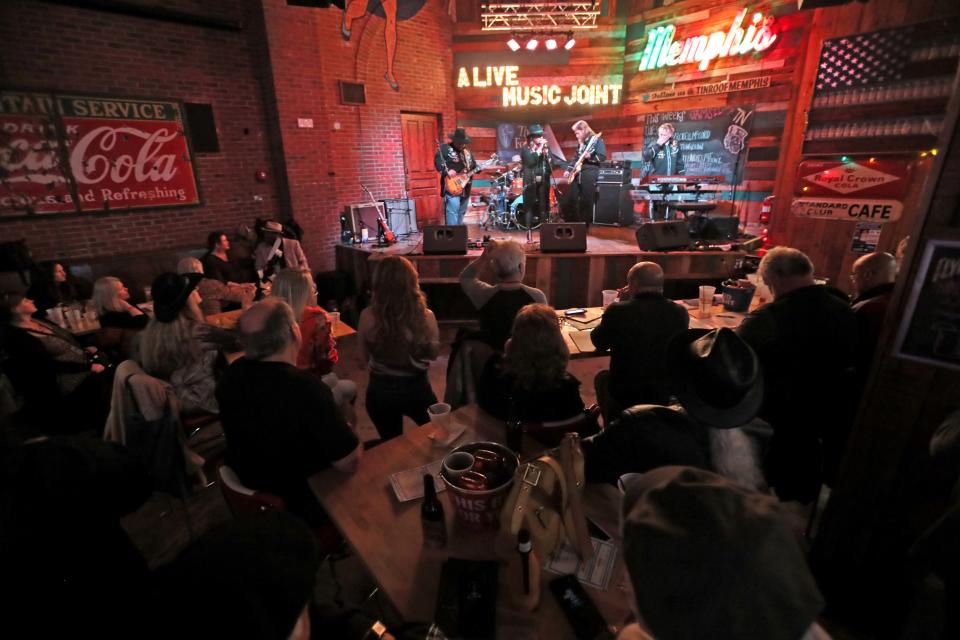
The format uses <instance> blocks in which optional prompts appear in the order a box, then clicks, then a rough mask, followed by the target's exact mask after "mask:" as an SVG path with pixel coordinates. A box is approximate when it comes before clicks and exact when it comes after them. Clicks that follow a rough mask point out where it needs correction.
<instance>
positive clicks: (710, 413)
mask: <svg viewBox="0 0 960 640" xmlns="http://www.w3.org/2000/svg"><path fill="white" fill-rule="evenodd" d="M666 358H667V363H668V364H669V367H668V369H667V372H666V375H668V376H669V378H670V380H671V381H672V385H673V387H674V389H675V390H676V397H677V399H678V400H679V404H678V405H670V406H660V405H638V406H634V407H631V408H629V409H627V410H625V411H624V412H623V413H621V414H620V417H619V418H618V419H617V420H615V421H614V422H613V423H612V424H611V425H610V426H608V427H607V428H606V429H604V430H603V431H601V432H600V433H598V434H597V435H595V436H593V437H590V438H586V439H584V440H583V455H584V462H585V465H586V466H585V471H586V478H587V481H588V482H609V483H615V482H616V481H617V480H618V479H619V478H620V476H622V475H624V474H627V473H643V472H646V471H649V470H651V469H655V468H656V467H661V466H665V465H685V466H691V467H697V468H700V469H708V470H711V471H715V472H717V473H720V474H722V475H724V476H727V477H729V478H730V479H731V480H733V481H734V482H736V483H737V484H739V485H740V486H742V487H746V488H750V489H760V488H763V487H765V486H766V482H765V480H764V479H763V474H762V473H761V471H760V465H759V461H758V459H757V456H756V454H755V452H754V445H753V443H752V442H751V441H750V439H749V438H748V437H747V435H746V434H745V433H744V431H743V430H741V429H740V428H738V427H741V426H743V425H747V424H748V423H750V421H751V420H753V418H754V416H756V414H757V410H758V409H759V408H760V404H761V402H762V401H763V393H764V381H763V375H762V374H761V370H760V363H759V361H758V360H757V356H756V354H754V352H753V350H752V349H751V348H750V347H749V345H747V344H746V343H745V342H744V341H743V340H741V339H740V338H739V337H737V335H736V334H735V333H734V332H733V331H731V330H730V329H714V330H713V331H707V330H706V329H688V330H686V331H683V332H681V333H679V334H677V335H676V336H674V337H673V339H672V340H671V341H670V343H669V347H668V349H667V352H666Z"/></svg>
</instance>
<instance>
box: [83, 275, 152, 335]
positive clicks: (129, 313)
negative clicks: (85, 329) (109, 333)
mask: <svg viewBox="0 0 960 640" xmlns="http://www.w3.org/2000/svg"><path fill="white" fill-rule="evenodd" d="M93 306H94V308H95V309H96V311H97V316H98V318H99V320H100V326H101V327H116V328H118V329H143V328H144V327H146V326H147V322H149V320H150V318H149V317H148V316H147V315H146V314H145V313H144V312H143V311H141V310H140V309H139V308H138V307H137V306H136V305H133V304H130V291H129V290H128V289H127V287H126V285H124V284H123V282H121V281H120V279H119V278H113V277H111V276H107V277H106V278H100V279H99V280H97V281H96V282H95V283H94V284H93Z"/></svg>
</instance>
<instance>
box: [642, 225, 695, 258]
mask: <svg viewBox="0 0 960 640" xmlns="http://www.w3.org/2000/svg"><path fill="white" fill-rule="evenodd" d="M637 246H638V247H640V250H641V251H664V250H666V249H686V248H687V247H688V246H690V233H689V232H688V231H687V223H686V221H684V220H662V221H659V222H644V223H643V224H641V225H640V226H639V227H637Z"/></svg>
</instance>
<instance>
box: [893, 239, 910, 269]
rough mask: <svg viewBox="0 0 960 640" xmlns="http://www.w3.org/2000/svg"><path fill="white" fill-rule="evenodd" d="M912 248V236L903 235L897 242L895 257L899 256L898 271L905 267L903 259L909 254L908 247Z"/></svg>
mask: <svg viewBox="0 0 960 640" xmlns="http://www.w3.org/2000/svg"><path fill="white" fill-rule="evenodd" d="M909 248H910V236H903V237H902V238H900V242H898V243H897V250H896V254H895V257H896V258H897V271H900V270H901V269H903V259H904V258H905V257H906V255H907V249H909Z"/></svg>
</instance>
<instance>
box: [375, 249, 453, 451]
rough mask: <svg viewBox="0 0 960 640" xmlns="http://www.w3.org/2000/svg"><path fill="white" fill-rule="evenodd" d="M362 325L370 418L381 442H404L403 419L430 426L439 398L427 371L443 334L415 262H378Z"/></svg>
mask: <svg viewBox="0 0 960 640" xmlns="http://www.w3.org/2000/svg"><path fill="white" fill-rule="evenodd" d="M358 324H359V326H358V327H357V333H358V334H359V342H360V349H359V352H360V359H361V366H369V368H370V384H369V386H368V387H367V399H366V407H367V413H368V414H369V415H370V419H371V420H373V424H374V425H375V426H376V427H377V431H379V432H380V437H381V438H383V439H384V440H388V439H390V438H393V437H396V436H399V435H400V434H401V433H402V432H403V416H409V417H410V418H412V419H413V420H414V421H415V422H416V423H417V424H418V425H420V424H426V423H427V422H429V420H430V417H429V415H428V414H427V407H429V406H430V405H431V404H433V403H435V402H436V401H437V397H436V395H434V393H433V389H432V388H431V387H430V380H429V378H428V377H427V369H428V368H429V366H430V361H431V360H433V359H435V358H436V357H437V355H438V354H439V352H440V331H439V328H438V327H437V319H436V318H435V317H434V315H433V312H432V311H430V309H428V308H427V300H426V296H424V295H423V292H422V291H421V290H420V283H419V281H418V279H417V271H416V269H414V267H413V264H411V263H410V261H409V260H407V259H406V258H402V257H400V256H387V257H386V258H384V259H383V260H379V261H377V270H376V273H375V275H374V279H373V300H372V304H371V305H370V306H369V307H367V308H366V309H364V310H363V312H362V313H361V314H360V321H359V323H358Z"/></svg>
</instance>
